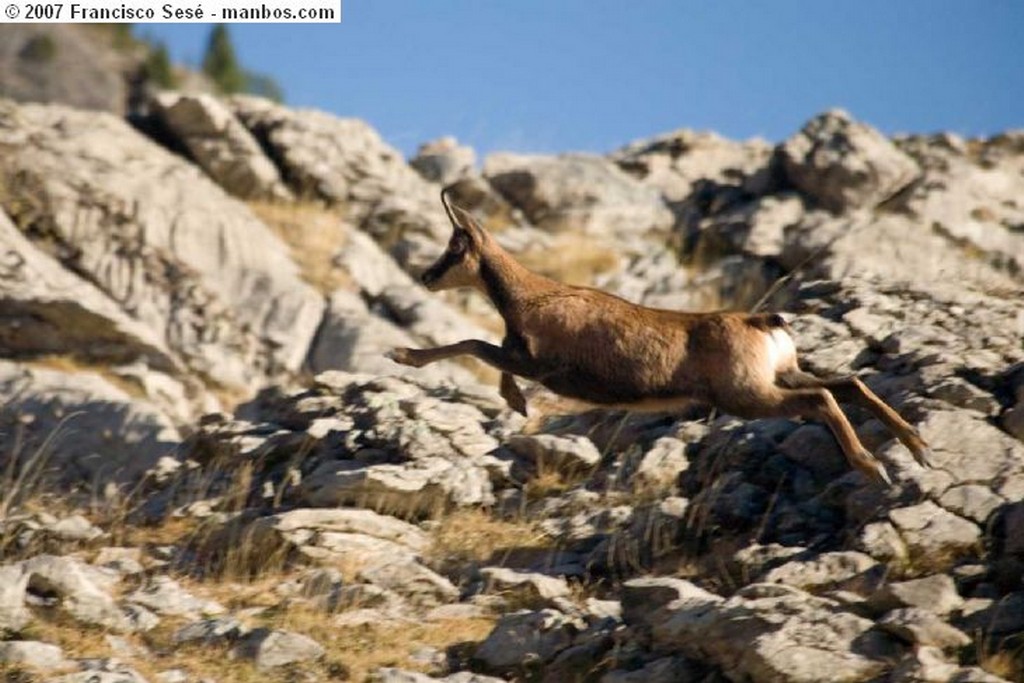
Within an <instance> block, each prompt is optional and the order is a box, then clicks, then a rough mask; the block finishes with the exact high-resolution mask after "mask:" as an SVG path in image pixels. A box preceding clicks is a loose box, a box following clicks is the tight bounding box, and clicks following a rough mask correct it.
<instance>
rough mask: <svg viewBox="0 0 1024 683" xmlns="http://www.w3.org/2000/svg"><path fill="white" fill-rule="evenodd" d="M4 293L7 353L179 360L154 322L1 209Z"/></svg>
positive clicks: (171, 367) (0, 289)
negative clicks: (129, 309)
mask: <svg viewBox="0 0 1024 683" xmlns="http://www.w3.org/2000/svg"><path fill="white" fill-rule="evenodd" d="M0 250H3V252H4V254H5V263H4V265H3V266H2V268H0V299H2V301H3V306H4V311H5V316H7V319H8V323H7V325H6V326H5V331H4V332H3V333H0V350H2V351H3V353H4V355H6V356H33V355H48V354H54V355H68V356H72V357H74V358H76V359H80V361H85V362H90V363H97V364H101V363H112V364H120V363H126V362H130V361H133V360H137V359H141V360H143V361H144V362H146V363H147V364H149V365H151V366H152V367H154V368H156V369H159V370H162V371H164V372H171V373H174V372H176V371H177V370H178V369H179V362H178V361H177V359H176V358H175V357H174V355H173V354H172V353H171V352H170V351H169V350H168V348H167V346H166V344H165V342H164V340H163V339H161V338H160V336H158V335H157V333H156V332H154V330H153V329H152V328H151V327H148V326H146V325H144V324H142V323H140V322H139V321H138V320H135V319H133V318H132V317H131V316H129V315H128V314H127V313H126V312H125V311H124V310H122V309H121V308H120V307H119V306H118V305H117V304H116V303H115V302H114V301H113V300H112V299H111V298H110V297H109V296H108V295H107V293H105V292H103V291H102V290H100V289H99V288H98V287H96V285H94V284H92V283H91V282H89V281H87V280H85V279H83V278H82V277H79V276H78V275H75V274H74V273H73V272H71V271H69V270H67V269H65V268H63V267H62V266H61V264H60V262H59V261H57V259H55V258H53V257H52V256H50V255H49V254H47V253H46V252H44V251H43V250H42V249H40V248H37V247H36V245H34V244H33V243H32V242H31V241H29V240H28V239H27V238H26V237H25V236H24V235H23V234H22V233H21V231H19V230H18V229H17V228H16V227H15V226H14V224H13V223H12V222H11V220H10V219H9V218H8V217H7V214H6V213H4V212H3V210H0Z"/></svg>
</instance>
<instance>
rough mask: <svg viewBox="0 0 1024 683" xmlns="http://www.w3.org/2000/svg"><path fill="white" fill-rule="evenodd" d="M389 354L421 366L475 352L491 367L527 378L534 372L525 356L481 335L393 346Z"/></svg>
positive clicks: (401, 360)
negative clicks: (433, 344) (449, 341)
mask: <svg viewBox="0 0 1024 683" xmlns="http://www.w3.org/2000/svg"><path fill="white" fill-rule="evenodd" d="M386 355H387V357H388V358H390V359H391V360H393V361H395V362H396V363H401V364H402V365H410V366H412V367H414V368H422V367H423V366H424V365H427V364H429V363H435V362H437V361H439V360H446V359H448V358H454V357H455V356H472V357H473V358H476V359H478V360H481V361H483V362H484V363H487V364H488V365H490V366H491V367H494V368H497V369H498V370H501V371H502V372H503V373H509V374H513V375H520V376H522V377H527V378H529V377H532V376H533V375H534V370H533V368H531V367H530V364H529V363H528V362H527V361H526V360H525V359H522V358H520V357H519V356H518V355H516V354H514V353H512V352H510V351H508V350H506V349H503V348H501V347H500V346H495V345H494V344H488V343H487V342H485V341H480V340H479V339H467V340H465V341H460V342H456V343H454V344H448V345H447V346H437V347H434V348H432V349H406V348H398V349H392V350H391V351H389V352H388V353H387V354H386Z"/></svg>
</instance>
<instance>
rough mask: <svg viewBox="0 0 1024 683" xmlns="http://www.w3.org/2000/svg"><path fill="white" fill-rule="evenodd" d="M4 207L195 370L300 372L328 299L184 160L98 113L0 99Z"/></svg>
mask: <svg viewBox="0 0 1024 683" xmlns="http://www.w3.org/2000/svg"><path fill="white" fill-rule="evenodd" d="M0 152H2V154H0V181H2V187H3V196H2V197H0V202H2V205H3V208H4V209H6V211H7V213H8V214H9V215H10V216H11V218H12V219H13V220H14V222H15V223H16V224H17V226H18V228H19V229H20V230H21V231H22V232H24V233H25V234H26V235H27V236H28V237H29V238H30V239H33V240H35V241H36V242H38V243H47V244H49V245H50V249H51V251H52V253H54V255H55V256H56V258H57V259H58V260H59V261H60V262H61V263H62V264H63V265H64V266H65V267H66V268H69V269H71V270H73V271H75V272H77V273H79V274H80V275H82V276H83V277H85V278H87V279H88V280H89V281H91V282H92V283H93V284H94V285H95V286H97V287H98V288H99V289H101V290H102V291H103V292H105V293H106V295H107V296H108V297H110V298H111V299H113V300H114V301H116V302H118V304H119V305H120V306H121V307H122V309H124V310H125V311H127V312H128V313H129V314H130V315H131V316H132V317H134V318H135V319H137V320H138V321H140V322H141V323H143V324H144V325H146V326H148V327H150V328H151V329H153V330H156V331H158V332H159V334H160V335H161V336H162V337H163V338H164V340H165V342H166V344H167V346H168V347H169V348H170V349H172V350H173V351H174V352H175V353H176V354H178V356H179V357H180V358H181V359H182V362H183V364H185V365H187V366H188V367H189V368H190V369H191V370H193V371H194V372H195V373H197V374H199V375H201V376H202V377H204V378H208V379H209V380H211V381H213V382H215V383H218V384H221V385H223V386H228V387H232V386H234V387H251V386H253V385H254V384H256V383H258V382H260V381H261V380H263V379H264V378H265V377H267V376H268V375H272V374H273V373H274V372H277V371H282V370H295V369H297V368H298V367H299V366H300V364H301V363H302V361H303V359H304V358H305V354H306V350H307V348H308V345H309V340H310V339H311V338H312V336H313V333H314V332H315V329H316V326H317V325H318V323H319V320H320V315H321V312H322V308H323V302H322V301H321V299H320V297H319V296H318V295H317V294H316V293H315V292H314V291H313V290H312V289H311V288H310V287H308V286H307V285H305V284H304V283H303V282H301V280H300V279H299V277H298V273H297V268H296V266H295V264H294V263H293V262H292V261H291V260H290V259H289V258H288V257H287V255H286V250H285V249H284V248H283V245H282V244H281V243H280V241H279V240H278V239H277V238H276V237H275V236H274V235H272V234H271V233H270V232H269V230H268V229H267V228H266V227H265V226H264V225H263V224H262V223H260V222H259V221H258V220H256V219H255V218H254V217H253V215H252V214H251V213H250V212H249V210H248V209H247V208H246V207H245V206H244V205H242V204H240V203H238V202H237V201H235V200H233V199H231V198H229V197H227V196H226V195H225V194H224V193H223V191H221V190H220V189H219V188H218V187H216V186H215V185H214V184H213V183H212V182H210V181H209V180H208V179H207V178H206V177H205V176H204V175H202V174H201V173H199V172H198V171H197V170H196V169H195V168H194V167H192V166H191V165H189V164H188V163H187V162H185V161H184V160H182V159H180V158H178V157H175V156H173V155H172V154H170V153H168V152H167V151H165V150H164V149H162V148H160V147H159V146H157V145H155V144H154V143H152V142H150V141H148V140H146V139H145V138H144V137H142V136H141V135H140V134H138V133H137V132H135V131H134V130H133V129H132V128H130V127H129V126H128V125H127V124H126V123H124V122H123V121H120V120H118V119H116V118H114V117H113V116H110V115H107V114H101V113H86V112H81V111H78V110H73V109H68V108H65V107H58V106H39V105H22V106H18V105H15V104H13V103H11V102H0Z"/></svg>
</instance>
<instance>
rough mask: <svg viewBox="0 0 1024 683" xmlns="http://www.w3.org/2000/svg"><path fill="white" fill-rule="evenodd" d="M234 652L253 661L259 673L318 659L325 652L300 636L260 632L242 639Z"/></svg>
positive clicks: (317, 644) (261, 629)
mask: <svg viewBox="0 0 1024 683" xmlns="http://www.w3.org/2000/svg"><path fill="white" fill-rule="evenodd" d="M233 652H234V653H235V655H236V656H238V657H241V658H244V659H251V660H253V662H254V663H255V664H256V668H258V669H272V668H274V667H278V666H284V665H286V664H293V663H295V662H306V661H311V660H316V659H320V658H321V657H323V656H324V653H325V650H324V648H323V646H322V645H320V643H318V642H316V641H315V640H313V639H312V638H309V637H307V636H304V635H302V634H300V633H291V632H290V631H279V630H271V629H266V628H259V629H254V630H253V631H251V632H250V633H249V634H248V635H247V636H245V638H244V639H243V640H241V641H240V642H239V643H238V645H237V646H236V647H235V649H234V650H233Z"/></svg>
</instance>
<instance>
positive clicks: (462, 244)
mask: <svg viewBox="0 0 1024 683" xmlns="http://www.w3.org/2000/svg"><path fill="white" fill-rule="evenodd" d="M450 189H451V187H450V186H449V187H446V188H444V189H443V190H441V202H442V203H443V204H444V210H445V211H446V212H447V213H448V220H449V221H451V224H452V236H451V239H449V240H448V247H447V248H446V249H445V251H444V253H443V254H441V257H440V258H439V259H437V261H435V262H434V265H432V266H430V267H429V268H427V269H426V270H425V271H424V272H423V274H422V275H421V276H420V282H422V283H423V285H424V286H425V287H426V288H427V289H429V290H430V291H432V292H436V291H438V290H441V289H452V288H455V287H476V286H479V285H480V250H481V248H482V247H483V245H484V243H485V242H486V240H487V233H485V232H484V229H483V228H481V227H480V224H479V223H477V222H476V221H475V220H474V219H473V217H472V216H470V215H469V213H467V212H466V211H463V210H462V209H460V208H459V207H457V206H452V205H451V204H450V203H449V202H448V191H449V190H450Z"/></svg>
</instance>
